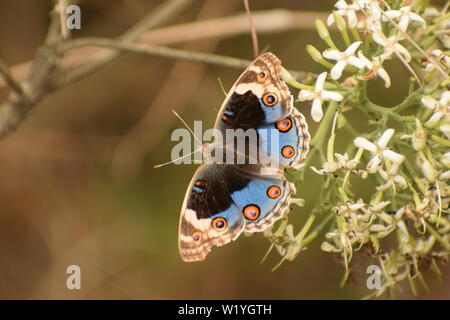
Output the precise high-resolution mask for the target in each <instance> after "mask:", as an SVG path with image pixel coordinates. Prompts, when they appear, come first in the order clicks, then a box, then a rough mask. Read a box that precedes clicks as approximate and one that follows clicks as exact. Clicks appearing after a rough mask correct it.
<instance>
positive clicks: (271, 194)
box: [267, 186, 281, 199]
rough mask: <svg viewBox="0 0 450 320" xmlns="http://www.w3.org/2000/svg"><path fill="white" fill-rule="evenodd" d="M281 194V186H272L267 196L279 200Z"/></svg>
mask: <svg viewBox="0 0 450 320" xmlns="http://www.w3.org/2000/svg"><path fill="white" fill-rule="evenodd" d="M280 194H281V189H280V187H279V186H271V187H269V188H268V189H267V196H268V197H269V198H270V199H275V198H278V197H279V196H280Z"/></svg>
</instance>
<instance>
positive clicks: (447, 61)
mask: <svg viewBox="0 0 450 320" xmlns="http://www.w3.org/2000/svg"><path fill="white" fill-rule="evenodd" d="M430 56H431V57H432V58H434V59H435V60H436V62H437V63H442V64H443V65H444V66H445V67H446V68H447V69H450V57H449V56H447V55H445V54H444V53H443V52H442V50H439V49H434V50H433V51H431V53H430ZM424 60H425V61H426V62H427V63H426V64H425V67H424V70H425V71H426V72H431V71H433V70H434V69H435V68H436V66H435V65H434V64H433V63H431V62H430V61H429V60H428V59H427V58H424Z"/></svg>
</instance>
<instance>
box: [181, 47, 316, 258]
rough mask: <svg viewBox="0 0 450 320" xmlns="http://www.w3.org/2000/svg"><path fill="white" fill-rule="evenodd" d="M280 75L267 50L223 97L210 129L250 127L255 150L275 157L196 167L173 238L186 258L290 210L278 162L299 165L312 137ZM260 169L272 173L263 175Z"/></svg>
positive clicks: (288, 186)
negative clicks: (249, 162)
mask: <svg viewBox="0 0 450 320" xmlns="http://www.w3.org/2000/svg"><path fill="white" fill-rule="evenodd" d="M280 73H281V61H280V60H279V59H278V58H277V57H276V56H275V55H274V54H272V53H265V54H263V55H261V56H259V57H258V58H257V59H255V61H253V62H252V63H251V64H250V65H249V67H248V68H247V69H246V70H245V71H244V72H243V73H242V74H241V75H240V77H239V78H238V80H237V81H236V82H235V84H234V85H233V87H232V88H231V90H230V92H229V93H228V95H227V97H226V98H225V100H224V102H223V104H222V107H221V109H220V111H219V114H218V116H217V120H216V123H215V128H217V129H219V130H221V131H222V132H225V130H227V129H243V130H248V129H254V130H256V132H257V134H258V141H259V142H258V146H259V148H262V149H263V151H268V154H271V155H272V156H273V157H274V159H273V160H277V161H269V162H268V163H269V164H262V163H258V164H257V165H256V166H245V165H238V164H211V165H205V164H204V165H201V166H200V167H199V168H198V169H197V171H196V172H195V174H194V176H193V178H192V180H191V182H190V184H189V187H188V189H187V192H186V196H185V199H184V202H183V206H182V209H181V217H180V225H179V238H178V244H179V251H180V255H181V257H182V259H183V260H184V261H186V262H191V261H201V260H203V259H205V257H206V256H207V254H208V253H209V252H210V250H211V248H212V247H213V246H221V245H224V244H226V243H228V242H230V241H232V240H235V239H236V238H237V237H238V236H239V235H240V234H241V233H242V232H244V231H246V232H257V231H262V230H264V229H266V228H267V227H270V226H272V225H273V224H274V222H275V221H277V220H278V219H280V218H281V217H283V215H284V214H285V213H286V212H287V211H289V207H290V204H291V201H292V197H293V195H294V194H295V193H296V189H295V186H294V184H293V183H291V182H289V181H288V180H286V179H285V178H284V176H283V172H284V168H286V167H291V168H294V169H298V168H300V167H301V166H302V165H303V163H304V160H305V157H306V155H307V153H308V149H309V141H310V135H309V132H308V126H307V123H306V121H305V118H304V116H303V115H302V114H301V113H300V112H298V111H297V110H296V109H295V108H294V106H293V97H292V95H291V93H290V91H289V88H288V87H287V85H286V84H285V83H284V82H283V81H282V80H281V79H280V76H279V75H280ZM272 130H276V133H277V137H278V141H276V142H277V145H278V146H277V148H276V152H275V153H274V152H272V153H271V152H270V150H272V149H274V148H273V147H274V146H273V145H272V144H273V140H272V139H270V137H271V133H273V132H272ZM274 163H275V164H276V165H274ZM262 168H264V169H268V172H270V174H264V175H263V174H261V169H262Z"/></svg>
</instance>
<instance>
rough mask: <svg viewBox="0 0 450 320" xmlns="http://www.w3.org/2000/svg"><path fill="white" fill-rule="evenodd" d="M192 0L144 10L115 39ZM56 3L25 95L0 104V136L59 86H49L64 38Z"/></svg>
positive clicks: (129, 36) (130, 36) (93, 65)
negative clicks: (137, 20) (141, 18)
mask: <svg viewBox="0 0 450 320" xmlns="http://www.w3.org/2000/svg"><path fill="white" fill-rule="evenodd" d="M192 1H193V0H171V1H166V2H164V3H163V4H162V5H161V6H160V7H158V8H157V9H156V10H155V11H153V12H151V13H150V14H148V15H147V16H146V17H145V18H144V19H143V20H141V21H140V22H139V23H137V24H136V25H135V26H134V27H132V28H131V29H129V30H128V31H127V32H125V33H124V34H123V35H122V36H121V37H120V38H119V41H133V40H135V39H136V37H138V36H139V35H140V34H142V33H143V32H145V31H147V30H148V29H149V28H153V27H156V26H157V25H159V24H162V23H164V22H166V21H168V20H170V18H172V17H173V16H174V15H176V14H177V13H178V12H180V11H181V10H182V9H184V8H185V7H186V6H187V5H188V4H189V3H191V2H192ZM60 5H61V3H60V2H59V1H58V0H55V6H54V9H53V10H52V12H51V20H50V26H49V28H48V32H47V35H46V38H45V41H44V44H43V45H42V46H41V47H40V48H39V49H38V50H37V52H36V57H35V59H34V60H33V62H32V63H31V64H30V71H29V73H28V78H27V79H26V80H25V83H24V86H23V87H24V88H26V95H27V97H29V99H28V100H24V99H17V96H15V95H11V94H10V95H9V97H8V99H7V100H6V101H5V102H3V103H2V104H1V105H0V138H1V137H4V136H6V135H7V134H8V133H10V132H11V131H13V130H15V129H16V128H17V126H18V125H19V124H20V123H21V122H22V121H23V120H24V119H25V117H26V116H27V114H28V113H29V112H30V111H31V109H32V108H33V107H34V106H35V105H36V104H37V103H38V102H39V101H40V100H41V99H42V97H44V96H45V95H46V94H47V93H48V92H50V91H52V90H55V89H57V88H59V87H53V83H54V81H53V79H54V77H55V70H56V67H57V66H58V65H59V62H60V55H61V54H62V52H61V51H60V50H59V46H61V45H62V42H63V41H64V40H65V39H64V37H62V35H61V30H62V29H61V28H62V27H61V21H63V19H61V17H60V14H61V13H64V10H61V7H60ZM119 55H120V51H118V50H115V51H113V52H108V56H107V57H106V56H103V57H102V59H97V60H94V61H92V62H90V65H89V64H85V65H81V66H79V68H81V69H82V70H84V72H80V71H78V73H77V74H78V75H79V76H85V75H87V74H89V73H90V72H93V71H95V70H98V69H99V68H101V67H103V66H104V65H106V64H107V63H109V62H111V61H112V60H114V59H115V58H116V57H118V56H119ZM76 72H77V70H74V73H76ZM60 82H61V80H60Z"/></svg>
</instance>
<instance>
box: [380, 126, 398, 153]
mask: <svg viewBox="0 0 450 320" xmlns="http://www.w3.org/2000/svg"><path fill="white" fill-rule="evenodd" d="M394 133H395V130H394V129H387V130H386V131H385V132H384V133H383V135H382V136H381V138H380V140H378V143H377V144H378V146H379V147H380V148H383V149H384V148H386V146H387V144H388V143H389V140H391V138H392V136H393V135H394Z"/></svg>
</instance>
